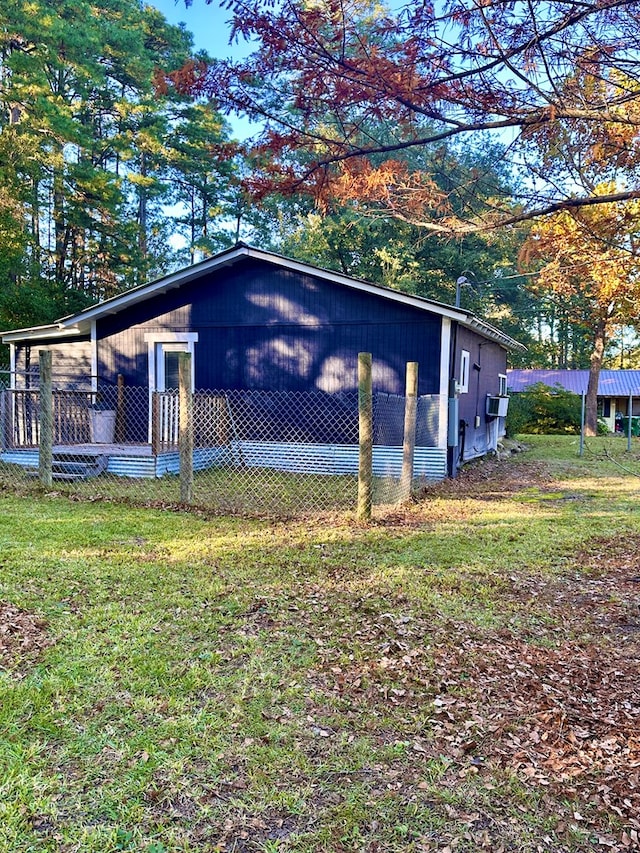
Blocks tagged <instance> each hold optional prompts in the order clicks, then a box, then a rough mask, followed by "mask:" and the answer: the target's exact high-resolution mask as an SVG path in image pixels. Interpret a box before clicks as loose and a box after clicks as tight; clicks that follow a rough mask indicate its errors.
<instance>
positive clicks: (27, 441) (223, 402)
mask: <svg viewBox="0 0 640 853" xmlns="http://www.w3.org/2000/svg"><path fill="white" fill-rule="evenodd" d="M67 380H68V378H67ZM67 380H63V379H62V378H61V377H59V376H58V377H56V378H55V381H54V387H53V391H52V395H51V397H52V415H51V417H52V435H51V445H52V447H51V462H50V480H46V479H43V470H42V465H41V462H42V459H43V458H44V456H43V454H41V449H42V441H43V435H42V427H41V423H42V401H41V399H40V396H41V395H40V390H39V388H38V387H35V388H34V387H29V382H28V378H26V377H22V378H21V381H15V382H14V383H13V387H10V386H11V383H10V382H9V376H8V373H7V372H4V373H3V372H0V483H1V484H2V485H3V486H4V487H5V488H6V487H11V488H13V489H18V490H25V491H29V490H32V489H36V488H42V485H43V483H44V484H45V486H46V487H47V489H48V490H53V491H56V492H61V493H69V494H74V495H81V496H85V497H87V498H93V499H95V498H107V499H109V498H118V499H123V498H124V499H129V500H131V501H134V502H140V503H147V504H149V503H151V504H154V505H176V504H180V503H184V496H185V491H184V478H185V475H187V476H190V484H189V493H188V494H189V499H188V502H189V503H191V504H193V505H196V506H201V507H204V508H208V509H210V510H212V511H215V512H221V513H235V514H242V515H269V516H280V517H293V516H300V515H307V514H310V513H319V512H326V511H335V510H345V511H348V510H354V509H355V507H356V503H357V497H358V466H359V443H358V442H359V427H358V394H357V392H352V393H343V394H326V393H320V392H309V393H306V392H305V393H302V392H299V393H294V392H270V391H237V390H198V391H195V392H194V393H193V394H192V395H191V396H190V398H189V400H188V407H189V409H190V420H189V423H190V426H189V436H188V438H189V442H188V447H187V451H186V452H187V454H188V456H186V457H185V441H184V436H182V440H181V429H184V424H183V425H182V427H181V403H180V394H179V392H178V391H165V392H154V393H150V391H149V389H148V388H144V387H125V386H124V385H123V384H118V385H101V386H100V387H98V388H97V389H95V390H92V391H89V390H86V384H85V389H82V388H79V387H78V385H76V386H75V387H73V386H74V383H72V382H70V381H67ZM183 399H184V398H183ZM439 407H440V398H439V397H438V396H436V395H434V396H428V397H420V398H418V401H417V417H416V440H415V445H416V448H415V454H414V460H413V477H412V481H411V485H412V486H413V488H414V489H416V488H419V487H420V486H421V485H422V484H424V483H425V482H427V481H428V480H434V479H441V478H442V477H443V476H445V472H446V451H445V450H442V449H441V448H439V447H438V446H437V445H438V420H439ZM404 417H405V398H404V397H402V396H395V395H390V394H380V393H374V394H373V465H372V467H373V483H372V496H373V503H374V505H386V504H396V503H398V502H399V501H401V500H402V499H406V498H407V493H406V483H405V484H404V486H403V484H402V476H401V475H402V465H403V430H404ZM185 460H188V462H186V461H185ZM186 469H190V471H187V470H186Z"/></svg>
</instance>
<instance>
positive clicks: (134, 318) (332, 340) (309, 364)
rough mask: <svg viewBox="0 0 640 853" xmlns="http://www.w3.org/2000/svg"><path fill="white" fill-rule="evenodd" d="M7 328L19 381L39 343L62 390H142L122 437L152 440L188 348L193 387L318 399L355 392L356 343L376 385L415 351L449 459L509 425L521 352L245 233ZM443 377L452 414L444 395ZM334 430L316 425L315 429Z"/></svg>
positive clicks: (433, 438) (426, 305) (380, 390)
mask: <svg viewBox="0 0 640 853" xmlns="http://www.w3.org/2000/svg"><path fill="white" fill-rule="evenodd" d="M2 339H3V341H4V342H5V343H8V344H9V346H10V350H11V372H12V386H11V387H12V389H14V390H17V389H20V388H25V387H29V386H31V387H33V386H36V385H37V366H38V353H39V351H40V350H41V349H49V350H51V351H52V353H53V366H54V367H53V369H54V384H55V386H56V387H57V388H60V389H69V390H71V389H74V390H83V391H85V392H87V393H90V394H96V393H97V392H99V391H100V390H101V389H105V388H108V387H114V386H115V385H116V384H117V383H118V382H120V385H121V386H122V385H124V386H127V387H131V386H135V387H137V388H144V389H146V391H147V392H148V395H149V407H148V410H147V412H146V414H145V415H144V419H143V420H142V421H141V420H140V418H138V419H137V421H134V420H133V419H132V418H131V417H129V419H128V421H127V426H126V430H127V434H126V435H122V436H121V437H120V438H121V441H124V442H130V443H134V442H143V441H147V440H148V441H149V442H150V441H151V436H152V431H153V423H152V420H153V406H152V404H151V401H152V398H153V395H154V392H160V393H163V392H166V391H168V390H170V389H171V388H172V387H175V384H176V366H177V357H178V352H180V351H187V352H191V353H192V355H193V359H192V366H193V386H194V388H195V389H218V390H223V391H225V392H238V393H241V392H245V391H246V392H255V393H256V394H258V393H259V394H262V395H263V396H264V395H265V394H269V393H273V392H277V393H285V392H298V393H304V392H316V393H322V394H324V395H325V396H326V398H327V400H330V399H331V398H333V399H337V397H338V396H339V395H344V394H354V393H355V392H356V391H357V357H358V353H359V352H370V353H372V356H373V384H374V392H375V393H377V394H386V395H403V394H404V391H405V366H406V363H407V362H409V361H416V362H418V364H419V389H418V393H419V395H420V396H421V397H424V398H429V399H430V401H431V408H430V412H431V415H430V424H429V430H428V431H429V434H430V442H431V444H432V446H433V448H436V449H437V450H438V452H439V453H440V455H441V456H442V457H443V458H444V459H445V460H446V458H447V455H448V457H449V469H450V470H455V468H456V467H457V466H458V464H459V462H460V460H461V459H462V460H463V461H464V460H467V459H470V458H473V457H474V456H478V455H481V454H483V453H486V452H487V451H489V450H492V449H495V447H496V445H497V441H498V438H499V436H500V435H501V434H503V432H504V415H505V414H506V401H505V400H504V397H505V395H506V393H507V392H506V385H507V370H506V364H507V352H508V350H510V349H518V348H519V349H523V347H522V346H521V345H520V344H518V343H517V342H516V341H514V340H513V339H512V338H510V337H509V336H508V335H506V334H504V333H503V332H501V331H499V330H498V329H496V328H495V327H493V326H491V325H490V324H488V323H486V322H484V321H483V320H481V319H480V318H478V317H476V316H475V315H474V314H472V313H470V312H468V311H465V310H463V309H460V308H453V307H451V306H448V305H443V304H440V303H438V302H434V301H432V300H428V299H423V298H420V297H417V296H411V295H408V294H405V293H401V292H399V291H396V290H392V289H390V288H385V287H381V286H379V285H374V284H371V283H369V282H366V281H362V280H359V279H355V278H351V277H349V276H345V275H342V274H340V273H336V272H331V271H327V270H323V269H319V268H316V267H313V266H311V265H309V264H306V263H300V262H298V261H295V260H291V259H289V258H285V257H282V256H281V255H277V254H274V253H270V252H265V251H261V250H258V249H255V248H252V247H250V246H246V245H244V244H238V245H237V246H235V247H233V248H231V249H228V250H226V251H224V252H221V253H220V254H218V255H216V256H214V257H212V258H209V259H207V260H205V261H202V262H201V263H199V264H196V265H194V266H191V267H188V268H186V269H183V270H180V271H179V272H176V273H172V274H170V275H167V276H165V277H163V278H161V279H159V280H157V281H154V282H151V283H150V284H147V285H143V286H140V287H137V288H135V289H133V290H130V291H127V292H126V293H123V294H121V295H120V296H116V297H114V298H112V299H109V300H106V301H105V302H102V303H99V304H98V305H95V306H93V307H91V308H88V309H86V310H85V311H82V312H80V313H78V314H75V315H73V316H70V317H65V318H63V319H61V320H59V321H57V322H55V323H53V324H51V325H49V326H41V327H34V328H30V329H22V330H15V331H12V332H5V333H4V334H3V336H2ZM452 381H453V382H454V383H455V385H456V387H457V390H458V392H459V393H458V403H457V405H458V407H459V408H458V410H457V411H456V408H455V405H454V406H452V407H449V405H448V397H449V393H450V389H451V387H452ZM501 396H502V400H498V399H497V398H499V397H501ZM489 398H492V400H493V401H491V400H489ZM449 410H451V412H452V413H453V414H452V415H451V416H450V415H449ZM280 417H281V418H282V415H281V416H280ZM452 419H453V422H452V423H451V425H450V424H449V421H450V420H452ZM449 427H450V428H449ZM425 428H426V425H425ZM301 429H302V427H301ZM305 429H306V430H307V432H306V433H305V435H306V438H307V439H308V440H310V441H314V440H316V439H315V438H314V436H313V435H312V432H313V430H312V429H311V426H310V425H306V426H305ZM423 432H424V430H423ZM331 439H332V436H331V435H328V434H327V431H326V429H325V430H324V434H323V436H322V440H323V441H324V442H327V441H330V440H331ZM317 440H320V439H319V438H318V439H317ZM333 440H334V441H336V442H339V441H341V437H340V435H338V434H337V433H336V435H335V436H333ZM394 443H396V442H395V440H394ZM400 443H401V441H400ZM456 444H457V446H453V447H452V445H456Z"/></svg>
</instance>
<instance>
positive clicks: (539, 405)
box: [506, 382, 582, 436]
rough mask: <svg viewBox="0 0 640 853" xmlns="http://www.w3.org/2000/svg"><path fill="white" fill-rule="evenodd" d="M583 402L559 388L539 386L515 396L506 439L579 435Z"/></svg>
mask: <svg viewBox="0 0 640 853" xmlns="http://www.w3.org/2000/svg"><path fill="white" fill-rule="evenodd" d="M581 406H582V401H581V399H580V397H579V396H578V395H577V394H573V393H571V392H570V391H566V390H565V389H564V388H562V387H561V386H560V385H556V386H554V387H551V386H549V385H545V384H544V383H543V382H537V383H536V384H535V385H531V386H529V387H528V388H526V389H525V390H524V391H520V392H519V393H518V394H513V395H512V396H511V400H510V403H509V413H508V415H507V424H506V426H507V435H508V436H514V435H517V434H518V433H529V434H533V435H567V434H568V435H576V434H578V433H579V432H580V418H581Z"/></svg>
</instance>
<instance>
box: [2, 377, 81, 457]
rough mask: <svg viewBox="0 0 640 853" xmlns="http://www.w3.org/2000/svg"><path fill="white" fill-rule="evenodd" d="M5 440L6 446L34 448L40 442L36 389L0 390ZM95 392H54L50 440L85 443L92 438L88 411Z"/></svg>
mask: <svg viewBox="0 0 640 853" xmlns="http://www.w3.org/2000/svg"><path fill="white" fill-rule="evenodd" d="M2 395H3V398H4V405H3V406H2V410H3V412H2V419H3V424H2V426H3V432H4V437H5V439H4V443H5V444H6V446H7V447H13V448H21V447H25V448H26V447H37V446H38V444H39V441H40V392H39V391H38V390H37V389H24V388H21V389H19V390H10V389H6V390H5V391H3V392H2ZM94 397H95V395H94V394H92V393H91V392H89V391H54V392H53V441H54V443H55V444H84V443H87V442H89V441H91V424H90V418H89V411H90V408H91V405H92V403H93V401H94Z"/></svg>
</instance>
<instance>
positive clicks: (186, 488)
mask: <svg viewBox="0 0 640 853" xmlns="http://www.w3.org/2000/svg"><path fill="white" fill-rule="evenodd" d="M178 388H179V392H178V394H179V404H180V419H179V421H178V450H179V453H180V500H181V502H182V503H185V504H187V503H191V501H192V500H193V389H192V387H191V353H190V352H181V353H179V354H178Z"/></svg>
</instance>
